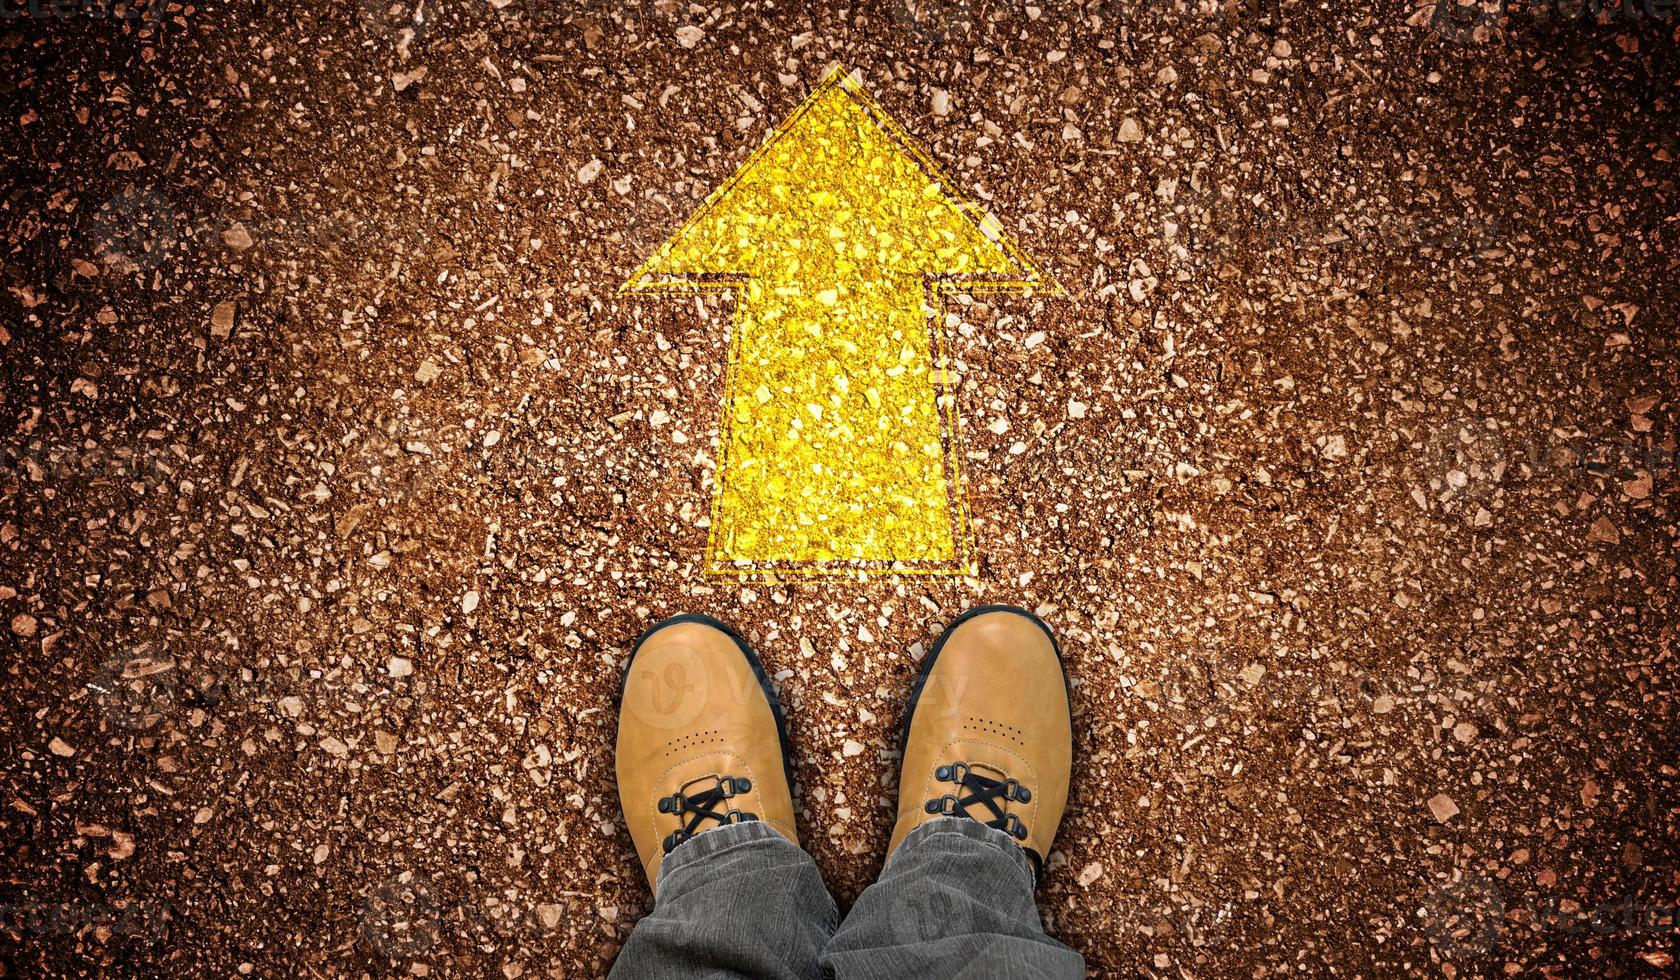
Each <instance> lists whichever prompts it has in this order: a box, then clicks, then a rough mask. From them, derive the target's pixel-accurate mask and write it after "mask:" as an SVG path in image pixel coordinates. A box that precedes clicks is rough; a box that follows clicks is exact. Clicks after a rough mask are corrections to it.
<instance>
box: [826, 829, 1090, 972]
mask: <svg viewBox="0 0 1680 980" xmlns="http://www.w3.org/2000/svg"><path fill="white" fill-rule="evenodd" d="M1033 885H1034V882H1033V873H1032V865H1031V863H1030V862H1028V860H1027V856H1026V854H1024V853H1023V852H1022V851H1021V849H1020V847H1019V846H1018V845H1017V844H1016V843H1015V842H1014V841H1012V840H1010V839H1009V838H1008V837H1007V836H1006V835H1004V834H1003V833H1002V832H1001V831H997V830H993V829H992V828H990V827H987V826H985V825H983V824H980V823H976V822H975V821H973V820H967V819H964V818H961V817H948V818H941V819H936V820H932V821H929V822H928V823H927V824H924V825H923V826H921V827H918V828H916V829H915V830H914V831H911V833H910V835H909V836H907V837H906V838H905V839H904V843H902V844H900V845H899V847H898V850H896V851H894V852H893V854H892V856H891V857H889V858H888V859H887V864H886V867H884V868H882V869H881V878H880V880H879V881H877V882H875V884H873V885H871V886H869V888H868V889H866V890H865V891H864V893H863V894H862V895H859V896H858V900H857V904H856V905H854V906H852V911H851V914H849V915H848V916H847V917H846V921H845V923H844V924H842V925H841V927H840V931H839V932H837V933H836V934H835V936H834V938H833V939H832V940H830V941H829V944H828V947H827V948H826V949H824V950H823V954H822V966H823V969H824V971H825V974H826V975H827V976H832V977H834V980H902V978H905V977H915V978H917V980H937V978H941V977H963V978H965V980H969V978H976V980H978V978H998V980H1004V978H1009V980H1015V978H1026V980H1071V978H1077V977H1083V976H1084V975H1085V961H1084V959H1083V958H1082V957H1081V956H1080V955H1079V954H1078V953H1076V952H1074V951H1073V950H1071V949H1068V948H1067V947H1066V946H1063V945H1062V944H1061V943H1058V942H1056V941H1055V940H1053V939H1051V938H1050V937H1049V936H1046V935H1045V934H1044V926H1043V924H1042V923H1041V922H1040V921H1039V918H1038V906H1037V905H1036V904H1034V902H1033Z"/></svg>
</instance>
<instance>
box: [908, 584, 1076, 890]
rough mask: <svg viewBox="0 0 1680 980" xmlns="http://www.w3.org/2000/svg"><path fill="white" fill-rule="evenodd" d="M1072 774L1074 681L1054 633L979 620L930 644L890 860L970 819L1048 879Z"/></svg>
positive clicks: (982, 613)
mask: <svg viewBox="0 0 1680 980" xmlns="http://www.w3.org/2000/svg"><path fill="white" fill-rule="evenodd" d="M1072 764H1073V719H1072V714H1071V711H1070V709H1069V707H1068V688H1067V677H1066V675H1064V674H1063V672H1062V660H1061V652H1060V651H1059V650H1058V649H1057V646H1056V640H1055V637H1054V636H1052V635H1051V633H1050V627H1048V626H1046V625H1044V623H1043V622H1042V621H1041V620H1040V619H1039V618H1038V617H1037V616H1034V615H1033V614H1032V613H1030V612H1027V611H1026V610H1025V609H1017V608H1015V607H1014V606H981V607H979V608H977V609H971V610H969V611H968V612H966V613H964V614H963V615H961V616H960V617H958V618H957V621H956V622H954V623H952V624H951V625H950V627H949V628H948V629H946V630H945V632H944V634H942V635H941V636H940V637H939V640H938V642H936V643H935V644H934V645H933V650H932V651H931V652H930V653H928V655H927V659H926V660H925V661H923V663H922V671H921V674H920V676H918V677H917V678H916V686H915V688H914V689H913V690H912V691H911V693H910V709H909V712H908V714H907V715H906V717H905V721H904V768H903V771H902V772H901V773H900V775H899V780H898V823H897V825H896V826H895V827H894V828H893V836H892V843H891V844H890V845H889V846H888V848H887V853H888V854H891V853H892V852H893V851H894V850H897V849H898V845H899V844H900V843H902V842H903V840H904V838H905V837H906V836H907V835H908V834H909V833H910V832H911V831H912V830H915V829H916V828H917V827H920V826H921V825H923V824H925V823H927V822H928V821H930V820H935V819H937V818H939V817H941V816H956V817H968V818H970V819H973V820H977V821H979V822H981V823H983V824H986V825H987V826H989V827H993V828H996V829H998V830H1001V831H1003V832H1004V833H1006V834H1008V835H1009V836H1010V837H1012V838H1014V839H1015V840H1016V841H1017V842H1018V843H1019V844H1020V845H1021V847H1022V848H1023V849H1025V850H1026V852H1027V857H1028V858H1030V859H1031V860H1032V864H1033V868H1034V870H1035V872H1037V873H1039V874H1042V872H1043V869H1044V855H1046V854H1048V853H1050V842H1051V841H1053V840H1054V839H1055V837H1056V827H1057V826H1058V825H1059V824H1060V823H1061V822H1062V811H1063V810H1064V809H1065V808H1066V807H1067V794H1068V779H1069V777H1070V775H1071V772H1072Z"/></svg>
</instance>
